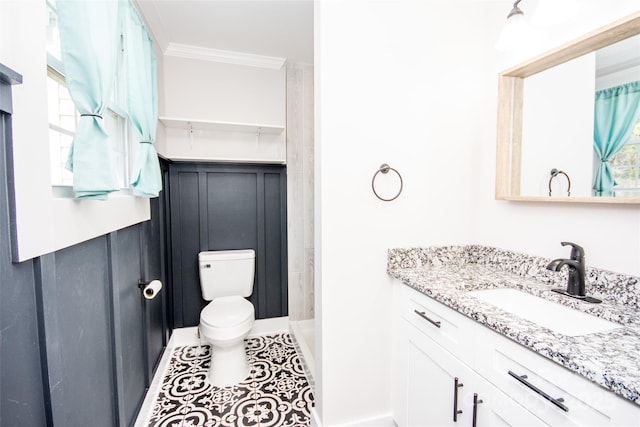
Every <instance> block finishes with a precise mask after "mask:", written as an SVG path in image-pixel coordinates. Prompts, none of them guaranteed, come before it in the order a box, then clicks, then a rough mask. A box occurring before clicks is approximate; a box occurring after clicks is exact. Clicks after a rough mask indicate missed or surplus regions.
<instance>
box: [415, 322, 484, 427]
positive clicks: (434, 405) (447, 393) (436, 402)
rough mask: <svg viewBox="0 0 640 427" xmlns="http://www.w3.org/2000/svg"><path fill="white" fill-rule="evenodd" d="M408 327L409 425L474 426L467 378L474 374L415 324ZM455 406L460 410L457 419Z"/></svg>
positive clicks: (468, 379)
mask: <svg viewBox="0 0 640 427" xmlns="http://www.w3.org/2000/svg"><path fill="white" fill-rule="evenodd" d="M406 327H407V329H408V330H407V332H408V333H407V340H406V346H407V349H406V351H407V352H406V355H407V364H406V370H407V372H406V377H407V425H408V426H411V427H417V426H456V425H464V426H467V425H468V426H470V425H471V424H470V423H471V406H470V402H471V400H470V399H469V396H470V395H471V390H470V384H467V382H466V381H470V380H471V377H472V376H473V374H472V373H471V371H470V370H469V369H468V368H467V367H466V366H464V365H463V364H462V363H460V362H459V361H458V359H456V358H455V357H453V356H452V355H451V354H450V353H448V352H447V351H446V350H444V349H443V348H442V347H440V346H439V345H437V344H436V343H435V342H434V341H432V340H431V339H430V338H428V337H426V336H425V335H423V334H422V333H421V332H419V331H418V330H417V329H416V328H415V327H413V326H411V325H410V324H408V323H407V324H406ZM456 383H457V384H458V387H457V389H456V387H455V385H456ZM454 406H455V408H454ZM454 409H457V411H459V413H456V415H455V420H454Z"/></svg>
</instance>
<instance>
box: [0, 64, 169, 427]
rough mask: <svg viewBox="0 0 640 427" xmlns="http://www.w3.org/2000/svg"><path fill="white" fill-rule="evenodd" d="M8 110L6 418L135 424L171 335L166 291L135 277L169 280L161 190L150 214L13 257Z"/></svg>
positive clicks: (3, 259)
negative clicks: (144, 288) (154, 292)
mask: <svg viewBox="0 0 640 427" xmlns="http://www.w3.org/2000/svg"><path fill="white" fill-rule="evenodd" d="M1 72H2V68H1V67H0V75H1ZM0 77H1V76H0ZM5 83H6V82H5ZM3 85H4V84H3V80H2V78H0V106H2V105H5V104H6V103H3V102H2V101H3V96H5V95H6V92H3V89H2V87H3ZM4 86H6V85H4ZM10 114H11V110H10V108H9V109H7V108H6V106H5V107H4V108H0V130H1V133H0V140H1V141H0V142H2V144H1V147H0V148H1V150H0V426H45V425H46V426H60V427H76V426H77V427H88V426H92V427H101V426H105V427H111V426H119V427H125V426H131V425H133V423H134V422H135V418H136V416H137V413H138V411H139V408H140V405H141V404H142V401H143V399H144V396H145V392H146V389H147V388H148V386H149V383H150V378H151V375H152V372H153V369H154V367H155V366H157V363H158V360H159V357H160V355H161V354H162V351H163V349H164V347H165V346H166V342H167V336H168V335H167V322H166V310H165V307H164V304H165V302H164V294H165V293H166V292H161V293H160V295H158V296H157V297H156V298H155V299H153V300H150V301H147V300H145V299H144V298H143V297H142V293H141V291H140V289H139V287H138V281H139V280H151V279H155V278H160V279H162V280H163V281H165V282H166V278H167V277H166V271H165V268H164V262H165V258H164V256H163V255H162V253H163V252H164V251H165V248H166V237H165V233H164V230H165V224H164V222H163V221H164V217H163V215H161V214H160V212H161V211H162V210H163V209H164V200H163V197H161V198H160V199H154V200H152V201H151V206H152V213H153V217H152V220H151V221H147V222H145V223H142V224H137V225H134V226H131V227H128V228H125V229H122V230H118V231H114V232H112V233H110V234H108V235H105V236H101V237H98V238H95V239H92V240H90V241H87V242H83V243H81V244H78V245H75V246H72V247H69V248H65V249H62V250H60V251H57V252H55V253H51V254H47V255H44V256H41V257H38V258H35V259H33V260H29V261H25V262H22V263H19V264H18V263H12V262H11V244H10V242H11V226H10V225H11V220H12V219H11V215H10V212H11V207H12V206H11V205H12V200H13V194H12V191H13V190H12V187H11V180H9V179H8V177H10V176H12V170H13V169H12V165H11V163H10V160H11V122H10Z"/></svg>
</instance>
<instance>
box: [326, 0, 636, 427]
mask: <svg viewBox="0 0 640 427" xmlns="http://www.w3.org/2000/svg"><path fill="white" fill-rule="evenodd" d="M581 3H582V4H584V7H585V9H583V10H582V12H580V16H579V17H578V18H577V19H576V20H575V21H574V22H573V23H569V24H563V25H562V26H558V27H557V28H550V29H547V30H546V32H547V33H545V35H544V37H540V39H541V40H542V43H541V44H540V45H539V46H538V47H536V49H537V50H535V49H533V48H532V49H531V50H530V51H528V52H517V53H516V54H513V55H508V56H507V55H505V56H502V55H499V54H498V53H497V52H496V51H495V50H494V47H493V46H494V44H495V40H496V39H497V36H498V32H499V30H500V29H501V27H502V25H503V24H504V18H505V16H506V14H507V13H508V11H509V9H510V7H511V4H512V2H511V1H482V0H478V1H473V0H466V1H464V0H457V1H451V0H442V1H438V0H430V1H411V0H405V1H395V2H383V1H380V2H365V1H356V0H353V1H340V2H338V1H323V2H318V4H316V17H315V19H316V21H315V26H316V28H315V30H316V40H315V42H316V59H315V64H316V92H315V93H316V197H317V199H316V256H317V258H316V285H317V295H316V310H317V313H318V314H317V317H316V346H317V351H316V357H317V367H318V368H319V369H318V371H317V374H316V382H317V389H316V395H317V397H318V402H317V406H316V410H317V412H318V416H319V418H320V421H321V422H322V425H325V426H335V425H345V424H348V423H350V422H355V421H356V420H359V419H360V420H361V419H365V418H376V417H379V418H384V417H385V416H387V415H388V414H389V411H390V396H389V393H390V391H389V390H390V388H391V387H390V378H391V375H390V367H389V363H390V354H389V347H390V345H391V331H390V323H391V314H390V310H391V304H390V299H391V286H390V285H391V280H390V279H389V277H388V276H387V275H386V273H385V265H386V250H387V248H390V247H408V246H428V245H443V244H459V243H481V244H487V245H493V246H497V247H501V248H505V249H511V250H516V251H521V252H525V253H530V254H534V255H541V256H548V257H560V256H567V255H568V253H567V250H566V248H563V247H561V246H560V241H561V240H569V241H575V242H577V243H579V244H581V245H583V246H584V247H585V249H586V252H587V257H588V258H587V260H588V261H587V262H588V264H589V265H592V266H597V267H600V268H606V269H611V270H615V271H619V272H623V273H631V274H640V265H639V262H638V260H640V210H639V209H638V207H634V206H615V207H614V206H597V205H593V206H592V205H577V204H576V205H566V204H544V203H516V202H505V201H496V200H495V199H494V188H495V144H496V110H497V103H496V100H497V75H498V72H499V71H501V70H502V69H505V68H507V67H508V66H510V65H513V64H515V63H517V62H519V61H520V60H523V59H527V58H529V57H530V56H531V55H533V54H535V53H539V52H541V51H543V50H545V49H547V48H549V47H552V46H554V45H555V44H557V43H559V42H565V41H568V40H569V39H571V38H573V37H576V36H578V35H581V34H583V33H585V32H587V31H590V30H592V29H594V28H596V27H598V26H600V25H603V24H605V23H608V22H610V21H612V20H614V19H616V18H619V17H621V16H624V15H626V14H628V13H631V11H633V9H634V8H637V7H638V6H637V2H636V1H622V0H619V1H612V2H609V1H607V2H596V1H584V2H581ZM633 3H636V5H634V4H633ZM521 6H523V7H524V8H527V9H526V10H528V11H532V10H533V6H535V2H531V3H529V2H527V4H524V5H521ZM383 162H387V163H389V164H390V165H391V166H393V167H395V168H397V169H398V170H399V171H400V173H401V174H402V176H403V178H404V183H405V189H404V192H403V193H402V195H401V196H400V198H399V199H398V200H396V201H394V202H391V203H385V202H381V201H379V200H377V199H376V198H375V197H374V196H373V193H372V191H371V188H370V184H371V177H372V175H373V174H374V172H375V171H376V170H377V169H378V167H379V166H380V164H381V163H383ZM347 379H348V380H347Z"/></svg>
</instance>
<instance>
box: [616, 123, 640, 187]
mask: <svg viewBox="0 0 640 427" xmlns="http://www.w3.org/2000/svg"><path fill="white" fill-rule="evenodd" d="M609 164H610V165H611V168H612V170H613V176H614V178H615V180H616V183H617V185H616V186H615V187H614V190H615V192H616V195H622V196H625V197H640V119H639V120H638V122H637V123H636V125H635V127H634V129H633V132H632V133H631V136H630V137H629V139H628V140H627V142H626V143H625V145H624V147H623V148H622V149H621V150H620V151H618V152H617V153H616V154H615V155H614V156H613V157H612V158H611V160H610V161H609Z"/></svg>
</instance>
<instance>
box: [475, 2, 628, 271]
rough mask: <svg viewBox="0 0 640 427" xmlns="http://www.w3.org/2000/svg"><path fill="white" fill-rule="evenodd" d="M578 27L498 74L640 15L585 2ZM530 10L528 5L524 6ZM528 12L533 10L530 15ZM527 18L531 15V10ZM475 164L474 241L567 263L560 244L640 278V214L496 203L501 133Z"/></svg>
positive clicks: (488, 139) (557, 33) (505, 59)
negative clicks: (575, 245) (497, 142)
mask: <svg viewBox="0 0 640 427" xmlns="http://www.w3.org/2000/svg"><path fill="white" fill-rule="evenodd" d="M580 4H581V5H582V6H581V7H582V9H581V10H580V12H579V15H578V16H576V18H574V19H573V20H572V21H570V22H567V23H565V24H561V25H558V26H556V27H551V28H547V29H545V30H544V34H545V36H544V37H543V40H544V43H542V47H540V48H538V49H531V50H529V51H526V50H525V51H520V52H517V53H516V54H514V55H511V57H509V56H507V55H505V56H502V57H501V58H500V61H499V64H498V68H496V72H497V71H498V70H500V69H503V68H508V67H509V66H512V65H515V64H516V63H517V62H519V61H520V60H521V59H526V58H528V57H531V56H533V55H534V54H537V53H539V52H540V51H541V50H544V48H545V47H546V48H550V47H553V46H554V45H559V44H561V43H565V42H567V41H569V40H571V39H573V38H575V37H578V36H580V35H582V34H586V33H587V32H590V31H592V30H594V29H597V28H599V27H601V26H603V25H606V24H608V23H610V22H613V21H615V20H617V19H620V18H622V17H624V16H626V15H629V14H631V13H633V12H637V11H638V10H640V4H638V2H637V1H635V0H616V1H607V2H599V1H594V0H592V1H587V0H585V1H581V2H580ZM524 6H525V7H526V5H524ZM527 10H533V9H532V8H531V9H527ZM525 13H526V10H525ZM486 101H487V108H486V110H487V111H488V114H487V115H486V120H487V121H493V122H495V116H494V114H492V112H493V111H495V108H494V106H495V97H490V98H488V99H487V100H486ZM478 142H479V146H478V151H477V152H478V157H477V161H476V162H475V165H476V166H475V171H474V174H473V176H474V183H475V184H474V187H473V190H474V191H473V194H474V200H473V207H472V211H473V212H475V215H473V216H472V220H473V234H472V238H471V240H472V241H476V242H478V243H482V244H487V245H493V246H497V247H501V248H506V249H512V250H516V251H520V252H525V253H529V254H533V255H539V256H547V257H566V256H567V255H568V251H567V249H566V248H564V247H562V246H560V241H563V240H568V241H573V242H576V243H578V244H580V245H582V246H583V247H584V248H585V250H586V254H587V263H588V265H590V266H594V267H598V268H603V269H608V270H612V271H617V272H621V273H627V274H633V275H640V208H639V207H638V206H600V205H585V204H573V205H570V204H560V205H558V204H553V205H548V204H544V203H519V202H504V201H495V200H494V199H493V193H494V190H493V187H494V182H495V181H494V179H495V177H494V174H495V172H494V168H495V133H494V130H493V129H492V130H491V131H490V132H488V133H486V134H484V135H483V136H482V138H480V139H479V141H478Z"/></svg>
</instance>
